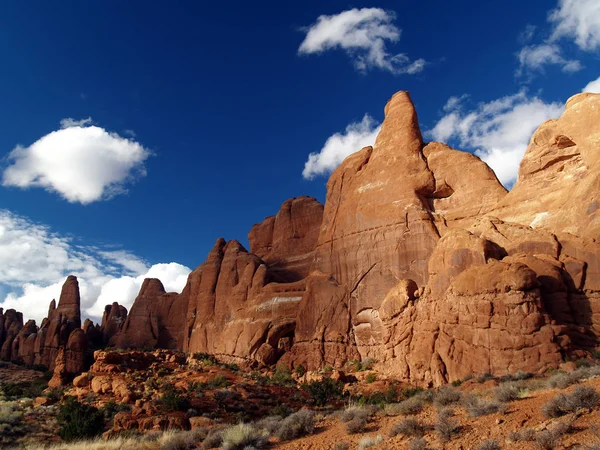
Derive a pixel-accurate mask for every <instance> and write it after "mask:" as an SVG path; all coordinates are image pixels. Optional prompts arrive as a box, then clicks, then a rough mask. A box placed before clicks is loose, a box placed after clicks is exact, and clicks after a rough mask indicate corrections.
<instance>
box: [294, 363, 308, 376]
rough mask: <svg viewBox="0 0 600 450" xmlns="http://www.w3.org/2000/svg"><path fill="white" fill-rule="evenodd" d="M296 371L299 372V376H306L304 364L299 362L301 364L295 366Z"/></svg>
mask: <svg viewBox="0 0 600 450" xmlns="http://www.w3.org/2000/svg"><path fill="white" fill-rule="evenodd" d="M294 371H295V372H296V374H297V375H298V376H299V377H303V376H304V374H305V373H306V369H305V368H304V366H303V365H302V364H299V365H297V366H296V367H295V368H294Z"/></svg>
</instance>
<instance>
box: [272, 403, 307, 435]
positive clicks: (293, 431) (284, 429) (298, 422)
mask: <svg viewBox="0 0 600 450" xmlns="http://www.w3.org/2000/svg"><path fill="white" fill-rule="evenodd" d="M314 431H315V413H314V411H309V410H308V409H301V410H300V411H298V412H296V413H294V414H290V415H289V416H288V417H286V418H285V419H283V421H282V422H281V424H280V425H279V429H278V430H277V432H276V436H277V437H278V438H279V439H280V440H282V441H291V440H292V439H298V438H300V437H302V436H307V435H309V434H313V432H314Z"/></svg>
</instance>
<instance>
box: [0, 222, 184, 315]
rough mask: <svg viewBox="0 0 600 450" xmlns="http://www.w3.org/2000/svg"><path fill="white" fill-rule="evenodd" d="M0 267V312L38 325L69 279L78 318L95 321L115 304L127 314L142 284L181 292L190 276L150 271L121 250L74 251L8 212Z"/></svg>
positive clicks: (167, 268) (165, 268)
mask: <svg viewBox="0 0 600 450" xmlns="http://www.w3.org/2000/svg"><path fill="white" fill-rule="evenodd" d="M0 267H1V268H2V269H1V270H0V287H1V288H2V289H0V292H2V293H3V296H2V297H0V307H3V308H5V309H8V308H15V309H17V310H19V311H22V312H23V313H24V316H25V317H26V318H33V319H36V321H37V322H38V324H39V323H40V321H41V319H42V318H43V317H45V316H46V313H47V311H48V305H49V303H50V301H51V300H52V299H53V298H54V299H57V300H58V297H59V296H60V289H61V287H62V284H63V283H64V280H65V278H66V276H67V275H69V274H73V275H76V276H77V277H78V279H79V286H80V291H81V309H82V313H83V314H84V315H85V316H90V317H94V318H98V317H101V316H102V312H103V310H104V306H105V305H106V304H110V303H112V302H114V301H118V302H119V303H120V304H122V305H124V306H125V307H127V308H130V307H131V304H132V303H133V300H134V299H135V296H136V295H137V293H138V291H139V288H140V287H141V284H142V282H143V280H144V278H147V277H155V278H159V279H160V280H161V281H162V282H163V284H164V285H165V288H166V289H167V291H175V292H180V291H181V290H182V289H183V287H184V286H185V283H186V279H187V275H188V274H189V273H190V269H189V268H187V267H185V266H183V265H181V264H177V263H168V264H154V265H153V266H151V267H148V264H147V263H146V262H145V261H143V260H142V259H140V258H139V257H137V256H135V255H133V254H131V253H129V252H127V251H124V250H112V251H110V250H104V249H101V248H98V247H93V246H83V245H78V244H77V242H75V240H74V239H73V238H68V237H64V236H60V235H58V234H56V233H53V232H52V231H51V230H50V229H49V228H48V227H46V226H44V225H40V224H37V223H34V222H32V221H30V220H28V219H26V218H23V217H20V216H17V215H15V214H13V213H11V212H10V211H7V210H0Z"/></svg>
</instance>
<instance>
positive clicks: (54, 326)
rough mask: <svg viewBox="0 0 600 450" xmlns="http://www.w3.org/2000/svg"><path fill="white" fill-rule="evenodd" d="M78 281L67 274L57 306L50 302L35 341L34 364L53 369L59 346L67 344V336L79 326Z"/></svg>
mask: <svg viewBox="0 0 600 450" xmlns="http://www.w3.org/2000/svg"><path fill="white" fill-rule="evenodd" d="M80 301H81V299H80V296H79V283H78V281H77V277H75V276H73V275H69V276H68V277H67V279H66V281H65V283H64V284H63V287H62V290H61V294H60V299H59V301H58V306H56V307H55V302H54V300H53V301H52V302H51V303H50V308H49V310H48V317H47V318H46V319H45V320H44V321H43V322H42V326H41V327H40V329H39V331H38V333H37V337H36V342H35V364H40V365H43V366H46V367H48V370H54V364H55V361H56V357H57V356H58V352H59V349H60V347H64V346H66V345H67V342H68V341H69V336H70V335H71V333H72V332H73V331H74V330H78V329H80V328H81V311H80Z"/></svg>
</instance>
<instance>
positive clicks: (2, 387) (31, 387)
mask: <svg viewBox="0 0 600 450" xmlns="http://www.w3.org/2000/svg"><path fill="white" fill-rule="evenodd" d="M47 387H48V382H47V381H46V380H44V379H43V378H38V379H35V380H33V381H20V382H16V383H0V392H2V393H3V394H4V396H5V397H6V399H7V400H17V399H20V398H36V397H40V396H41V395H42V392H43V391H44V389H46V388H47Z"/></svg>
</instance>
